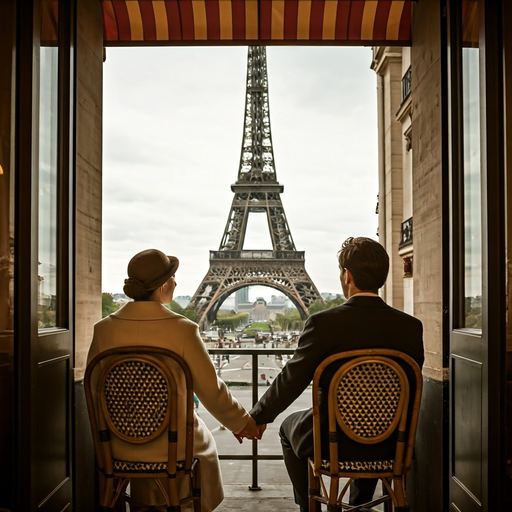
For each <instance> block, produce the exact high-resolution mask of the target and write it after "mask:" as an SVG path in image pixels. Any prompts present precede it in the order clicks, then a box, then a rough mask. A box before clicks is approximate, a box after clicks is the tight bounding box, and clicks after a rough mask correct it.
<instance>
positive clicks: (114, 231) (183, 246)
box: [102, 47, 378, 295]
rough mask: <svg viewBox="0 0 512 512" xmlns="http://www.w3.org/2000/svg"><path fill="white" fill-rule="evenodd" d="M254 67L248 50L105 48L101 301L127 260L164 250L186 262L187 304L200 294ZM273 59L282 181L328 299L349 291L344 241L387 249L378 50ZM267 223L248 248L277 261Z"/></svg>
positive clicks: (308, 50) (236, 156)
mask: <svg viewBox="0 0 512 512" xmlns="http://www.w3.org/2000/svg"><path fill="white" fill-rule="evenodd" d="M246 59H247V48H246V47H231V48H217V47H206V48H181V47H175V48H108V49H107V60H106V62H105V65H104V117H103V119H104V126H103V130H104V132H103V144H104V147H103V150H104V151H103V155H104V157H103V158H104V160H103V194H104V198H103V280H102V286H103V290H104V291H106V292H118V291H121V290H122V287H123V281H124V279H125V277H126V265H127V263H128V261H129V259H130V258H131V257H132V256H133V255H134V254H135V253H137V252H138V251H140V250H143V249H147V248H150V247H154V248H158V249H160V250H162V251H164V252H166V253H167V254H173V255H176V256H178V257H179V259H180V261H181V265H180V269H179V271H178V274H177V276H176V280H177V282H178V288H177V291H176V294H177V295H192V294H193V293H194V292H195V290H196V288H197V287H198V285H199V283H200V282H201V280H202V278H203V277H204V275H205V274H206V272H207V270H208V257H209V252H208V251H209V250H216V249H218V247H219V244H220V241H221V237H222V234H223V231H224V227H225V224H226V221H227V217H228V213H229V210H230V206H231V201H232V199H233V193H232V192H231V189H230V185H231V184H232V183H234V182H235V181H236V178H237V173H238V165H239V160H240V148H241V141H242V128H243V120H244V119H243V117H244V98H245V79H246ZM267 61H268V72H269V93H270V116H271V128H272V138H273V143H274V156H275V160H276V170H277V179H278V181H279V182H280V183H281V184H283V185H284V193H283V194H282V195H281V199H282V201H283V205H284V208H285V212H286V215H287V218H288V223H289V225H290V229H291V232H292V236H293V239H294V241H295V245H296V247H297V250H303V251H306V270H307V271H308V273H309V275H310V276H311V278H312V279H313V281H314V283H315V284H316V286H317V287H318V289H319V291H320V292H331V293H339V292H340V285H339V279H338V269H337V262H336V252H337V251H338V249H339V248H340V245H341V243H342V241H343V240H344V239H345V238H347V237H348V236H369V237H372V238H376V236H375V233H376V229H377V225H378V219H377V216H376V215H375V205H376V200H377V192H378V173H377V106H376V76H375V73H374V72H373V71H371V70H370V68H369V66H370V62H371V50H370V49H369V48H316V47H269V48H267ZM256 220H257V219H256V218H255V222H254V223H253V222H251V223H250V224H249V227H248V233H247V237H246V245H245V248H249V249H267V248H269V247H268V243H267V240H269V238H268V233H267V232H261V230H260V233H255V232H254V230H253V227H254V226H256V225H260V224H261V223H259V222H256ZM258 220H259V218H258ZM264 231H265V230H264ZM270 293H271V291H270V290H269V295H270ZM273 293H275V292H273Z"/></svg>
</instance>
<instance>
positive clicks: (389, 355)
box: [308, 349, 423, 512]
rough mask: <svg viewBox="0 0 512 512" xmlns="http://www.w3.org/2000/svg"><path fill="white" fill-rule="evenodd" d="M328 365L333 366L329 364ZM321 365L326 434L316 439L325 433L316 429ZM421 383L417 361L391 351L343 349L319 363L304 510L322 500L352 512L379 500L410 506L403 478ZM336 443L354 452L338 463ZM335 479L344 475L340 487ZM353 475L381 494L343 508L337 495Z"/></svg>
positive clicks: (313, 509) (402, 508) (315, 509)
mask: <svg viewBox="0 0 512 512" xmlns="http://www.w3.org/2000/svg"><path fill="white" fill-rule="evenodd" d="M333 363H335V366H334V367H333V366H330V365H332V364H333ZM329 367H330V369H331V370H330V372H333V371H334V372H335V373H334V375H333V377H332V378H331V380H330V385H329V393H328V397H327V404H326V405H327V408H328V414H327V420H328V425H329V432H328V439H322V436H323V435H324V436H325V434H327V432H325V431H324V432H322V431H321V429H320V424H321V421H320V404H319V383H320V380H321V379H322V375H324V379H325V373H324V372H326V369H327V368H329ZM337 367H338V368H337ZM336 368H337V369H336ZM422 386H423V380H422V376H421V370H420V368H419V366H418V364H417V363H416V362H415V361H414V360H413V359H412V358H411V357H409V356H408V355H407V354H404V353H402V352H398V351H396V350H386V349H379V350H377V349H375V350H374V349H367V350H351V351H347V352H341V353H339V354H335V355H333V356H330V357H328V358H327V359H326V360H325V361H323V362H322V364H321V365H320V366H319V367H318V368H317V370H316V372H315V375H314V378H313V438H314V456H313V458H312V459H311V458H310V459H309V460H308V469H309V493H308V494H309V511H310V512H319V511H320V510H321V504H325V505H327V510H328V511H330V512H341V511H342V510H350V511H353V512H356V511H359V510H361V508H363V507H364V509H365V510H374V509H373V508H372V507H375V506H376V505H378V504H380V503H385V505H384V506H385V507H386V508H385V510H386V511H390V510H395V511H396V512H408V511H409V510H410V508H409V506H408V505H407V498H406V489H405V476H406V474H407V473H408V471H409V470H410V469H411V464H412V459H413V451H414V439H415V436H416V427H417V424H418V414H419V408H420V400H421V392H422ZM322 405H323V404H322ZM344 440H345V446H348V445H350V446H351V453H352V454H353V453H360V454H361V456H360V457H353V456H351V457H350V458H349V460H345V459H344V453H343V447H344V442H343V441H344ZM386 440H387V444H386V448H385V452H382V451H380V450H379V453H380V454H382V453H385V454H386V455H385V458H384V459H383V458H382V455H381V456H380V457H378V458H377V460H373V458H372V457H373V455H374V453H373V452H374V450H375V448H376V445H377V444H378V443H382V442H383V441H386ZM326 441H327V442H326ZM381 446H382V445H381ZM322 447H324V450H323V453H322ZM327 454H328V457H326V456H327ZM356 459H359V460H356ZM340 478H348V482H347V483H346V485H345V486H344V487H343V489H342V490H341V492H339V480H340ZM354 478H378V479H380V480H381V481H382V485H383V489H386V490H387V493H388V494H387V495H385V496H382V497H380V498H378V499H375V500H373V501H371V502H368V503H365V504H363V505H356V506H351V505H348V504H347V503H345V502H343V497H344V495H345V494H346V492H347V490H348V489H349V486H350V484H351V483H352V481H353V479H354ZM324 479H325V480H327V481H328V484H329V485H328V486H327V485H326V483H325V482H324ZM392 506H393V507H394V508H393V509H392V508H391V507H392Z"/></svg>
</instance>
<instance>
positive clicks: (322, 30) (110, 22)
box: [102, 0, 412, 46]
mask: <svg viewBox="0 0 512 512" xmlns="http://www.w3.org/2000/svg"><path fill="white" fill-rule="evenodd" d="M102 7H103V34H104V40H105V45H106V46H140V45H175V44H198V45H205V44H206V45H208V44H212V45H213V44H226V45H227V44H255V43H261V44H301V43H304V44H326V45H333V44H340V45H341V44H342V45H351V44H352V45H392V44H395V45H397V44H399V45H401V46H406V45H409V44H410V40H411V11H412V0H103V1H102Z"/></svg>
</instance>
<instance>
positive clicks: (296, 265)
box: [188, 46, 322, 327]
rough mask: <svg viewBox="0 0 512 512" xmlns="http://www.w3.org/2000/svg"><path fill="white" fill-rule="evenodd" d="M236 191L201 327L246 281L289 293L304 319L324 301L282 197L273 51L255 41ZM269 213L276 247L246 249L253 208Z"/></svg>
mask: <svg viewBox="0 0 512 512" xmlns="http://www.w3.org/2000/svg"><path fill="white" fill-rule="evenodd" d="M231 190H232V191H233V192H234V193H235V196H234V198H233V203H232V205H231V210H230V213H229V216H228V221H227V223H226V228H225V229H224V235H223V236H222V241H221V243H220V247H219V250H218V251H210V268H209V270H208V273H207V274H206V276H205V277H204V279H203V280H202V282H201V284H200V285H199V288H198V289H197V291H196V293H195V294H194V296H193V297H192V300H191V302H190V304H189V306H188V307H189V308H193V309H195V310H196V311H197V312H198V313H199V318H198V323H199V325H200V326H201V327H204V326H205V325H206V324H208V323H211V322H213V320H214V319H215V315H216V314H217V311H218V309H219V307H220V305H221V304H222V303H223V302H224V300H225V299H226V298H227V297H228V296H229V295H231V294H232V293H233V292H234V291H236V290H237V289H239V288H242V287H244V286H250V285H265V286H269V287H271V288H274V289H276V290H279V291H280V292H282V293H283V294H284V295H286V296H287V297H288V298H289V299H290V300H291V301H292V302H293V304H294V305H295V306H296V307H297V309H298V310H299V313H300V315H301V317H302V318H306V317H307V315H308V311H309V307H310V306H311V305H312V304H313V303H315V302H316V301H318V300H320V301H322V297H321V296H320V294H319V293H318V290H317V289H316V287H315V285H314V284H313V281H312V280H311V278H310V277H309V275H308V273H307V272H306V268H305V266H304V263H305V258H304V251H297V250H296V248H295V244H294V242H293V238H292V235H291V233H290V228H289V226H288V221H287V220H286V215H285V213H284V208H283V204H282V202H281V193H282V192H283V185H280V184H279V183H278V182H277V178H276V169H275V162H274V151H273V149H272V136H271V133H270V113H269V102H268V81H267V54H266V48H265V47H264V46H249V52H248V57H247V89H246V96H245V121H244V133H243V138H242V153H241V156H240V167H239V170H238V179H237V181H236V183H235V184H234V185H231ZM258 212H259V213H262V212H264V213H266V214H267V221H268V228H269V230H270V238H271V240H272V250H257V251H254V250H252V251H248V250H243V246H244V240H245V232H246V229H247V221H248V218H249V214H250V213H258Z"/></svg>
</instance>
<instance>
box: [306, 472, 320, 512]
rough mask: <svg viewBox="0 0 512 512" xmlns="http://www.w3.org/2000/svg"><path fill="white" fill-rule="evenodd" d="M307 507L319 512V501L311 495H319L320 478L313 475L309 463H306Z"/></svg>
mask: <svg viewBox="0 0 512 512" xmlns="http://www.w3.org/2000/svg"><path fill="white" fill-rule="evenodd" d="M308 487H309V489H308V509H309V512H320V511H321V506H320V502H318V501H317V500H315V499H314V498H313V496H320V478H319V477H317V476H315V473H314V471H313V468H312V467H311V464H309V463H308Z"/></svg>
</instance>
